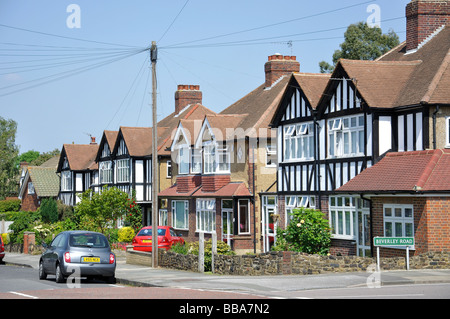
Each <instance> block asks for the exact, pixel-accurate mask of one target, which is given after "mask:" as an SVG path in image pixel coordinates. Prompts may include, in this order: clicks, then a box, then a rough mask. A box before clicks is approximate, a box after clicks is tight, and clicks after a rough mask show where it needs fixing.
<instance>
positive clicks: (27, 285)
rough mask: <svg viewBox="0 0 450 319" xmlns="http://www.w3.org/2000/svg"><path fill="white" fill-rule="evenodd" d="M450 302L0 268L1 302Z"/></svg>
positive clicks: (435, 291) (424, 287) (434, 288)
mask: <svg viewBox="0 0 450 319" xmlns="http://www.w3.org/2000/svg"><path fill="white" fill-rule="evenodd" d="M17 298H19V299H222V300H229V299H261V298H277V299H450V284H449V283H439V284H438V283H436V284H414V285H392V286H382V287H380V288H368V287H367V286H366V285H364V286H356V287H346V288H339V289H310V290H305V289H302V290H296V289H289V290H287V289H283V290H279V291H277V290H265V291H263V290H258V291H251V290H250V289H249V290H239V291H238V290H227V291H224V290H220V289H189V288H167V287H164V288H162V287H129V286H125V285H114V284H108V283H105V282H102V281H100V280H97V281H96V280H94V281H86V280H84V279H82V280H81V282H79V283H77V282H75V283H74V282H69V284H57V283H55V281H54V276H49V277H48V279H46V280H39V279H38V275H37V269H33V268H27V267H17V266H8V265H0V299H17Z"/></svg>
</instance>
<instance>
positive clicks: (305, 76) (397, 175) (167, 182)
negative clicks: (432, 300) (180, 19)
mask: <svg viewBox="0 0 450 319" xmlns="http://www.w3.org/2000/svg"><path fill="white" fill-rule="evenodd" d="M449 17H450V2H449V1H437V0H428V1H425V0H412V1H411V2H410V3H409V4H408V5H407V7H406V18H407V40H406V42H404V43H402V44H401V45H399V46H398V47H396V48H394V49H393V50H391V51H390V52H388V53H387V54H385V55H384V56H382V57H380V58H378V59H377V60H376V61H353V60H345V59H343V60H340V61H339V62H338V64H337V65H336V68H335V70H334V72H333V73H332V74H313V73H302V72H300V63H299V62H298V61H297V59H296V57H295V56H282V55H279V54H275V55H272V56H269V58H268V61H267V62H266V63H265V66H264V71H265V81H264V83H263V84H261V85H260V86H259V87H257V88H256V89H255V90H253V91H252V92H250V93H249V94H247V95H246V96H244V97H243V98H241V99H240V100H239V101H237V102H235V103H234V104H232V105H231V106H229V107H228V108H226V109H225V110H223V111H222V112H220V113H216V112H213V111H212V110H210V109H208V108H207V107H205V106H203V105H202V92H201V91H200V87H199V86H198V85H179V86H178V88H177V91H176V92H175V110H174V112H173V113H172V114H170V115H169V116H167V117H166V118H165V119H163V120H161V121H160V122H158V154H157V156H158V164H159V170H158V171H159V179H158V180H159V190H158V191H159V195H158V198H159V203H157V205H156V203H153V202H152V198H151V193H152V192H151V188H152V183H151V181H152V179H151V165H152V158H153V157H152V152H151V149H152V145H151V143H152V130H151V128H142V127H120V128H119V130H118V131H104V132H103V136H102V138H101V141H100V143H99V144H97V143H95V141H92V143H91V144H90V145H74V144H65V145H64V146H63V148H62V151H61V156H60V158H59V163H58V166H57V170H56V171H57V173H58V174H59V176H60V189H59V195H58V196H59V198H60V199H61V200H62V201H63V202H64V203H66V204H68V205H75V204H76V203H77V200H78V199H77V196H76V195H77V194H79V193H81V192H83V191H85V190H86V189H89V188H91V189H94V190H99V189H100V188H101V187H103V186H105V185H107V186H116V187H118V188H120V189H122V190H124V191H126V192H129V193H131V192H133V191H134V192H135V194H136V198H137V201H138V203H139V204H140V205H141V207H142V214H143V225H150V224H152V221H151V210H152V207H153V206H155V207H157V209H158V212H159V220H158V224H159V225H170V226H173V227H174V228H175V229H177V231H178V232H181V233H183V236H184V237H185V239H186V240H196V239H197V237H198V233H199V232H206V233H207V234H208V233H212V232H216V233H217V234H218V236H219V239H222V240H224V241H226V242H228V243H229V244H230V246H231V247H232V248H233V249H234V250H235V251H237V252H242V253H243V252H248V251H254V252H261V251H268V250H270V247H271V245H272V244H273V242H274V237H275V235H276V229H277V226H278V227H281V228H283V227H285V226H286V225H287V223H288V222H289V218H290V212H291V211H292V209H294V208H296V207H311V208H316V209H319V210H321V211H322V212H324V214H325V215H326V217H327V219H328V220H329V222H330V226H331V228H332V233H333V240H332V248H331V253H332V254H335V255H338V254H341V255H359V256H370V255H372V254H373V245H372V242H373V240H372V239H373V237H376V236H382V237H415V246H414V247H413V248H412V253H413V254H414V253H415V254H420V253H423V252H426V251H446V250H447V251H448V250H449V248H450V240H449V238H450V236H449V224H450V217H449V212H450V179H449V178H450V165H449V164H450V66H449V64H450V27H449ZM24 187H25V186H24ZM22 193H23V194H25V193H26V191H23V192H22ZM22 193H21V194H22ZM382 254H383V255H386V256H391V255H392V256H394V255H404V249H402V248H399V247H398V248H383V249H382Z"/></svg>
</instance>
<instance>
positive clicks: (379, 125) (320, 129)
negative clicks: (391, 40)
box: [272, 0, 450, 256]
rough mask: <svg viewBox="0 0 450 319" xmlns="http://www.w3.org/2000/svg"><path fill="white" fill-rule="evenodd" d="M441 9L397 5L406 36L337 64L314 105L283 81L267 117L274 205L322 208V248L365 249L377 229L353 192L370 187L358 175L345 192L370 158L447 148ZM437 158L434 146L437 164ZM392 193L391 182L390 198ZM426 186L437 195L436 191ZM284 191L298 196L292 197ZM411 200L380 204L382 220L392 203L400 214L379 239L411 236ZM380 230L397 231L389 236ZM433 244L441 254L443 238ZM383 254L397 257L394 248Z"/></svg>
mask: <svg viewBox="0 0 450 319" xmlns="http://www.w3.org/2000/svg"><path fill="white" fill-rule="evenodd" d="M449 15H450V2H449V1H437V0H428V1H425V0H413V1H411V2H410V3H409V4H408V5H407V8H406V17H407V41H406V42H405V43H402V44H401V45H399V46H398V47H396V48H394V49H393V50H391V51H390V52H388V53H387V54H385V55H384V56H382V57H380V58H379V59H377V60H376V61H352V60H344V59H343V60H340V61H339V62H338V64H337V65H336V68H335V70H334V72H333V74H331V77H330V78H329V79H328V81H327V83H326V85H325V86H324V89H323V92H322V93H321V94H320V96H321V97H320V98H319V101H318V102H317V105H316V106H315V107H314V105H312V104H307V101H308V100H309V101H311V100H313V101H314V99H315V97H316V96H317V93H315V92H313V91H311V90H310V89H309V87H308V83H307V82H302V81H301V80H299V78H301V76H300V75H293V76H292V77H291V80H290V88H289V89H288V90H286V92H285V94H284V96H283V99H282V102H281V103H280V105H279V108H278V110H277V112H276V113H275V116H274V118H273V119H272V126H273V127H275V128H277V129H278V160H279V165H278V176H277V182H278V183H277V186H278V195H279V208H280V209H283V206H284V209H285V212H286V213H288V211H289V209H290V208H291V203H292V205H297V206H307V205H309V206H315V207H316V208H318V209H320V210H322V211H323V212H324V213H325V214H326V215H327V217H328V219H329V221H330V226H331V228H332V233H333V240H332V249H331V253H332V254H343V255H344V254H345V255H359V256H367V255H372V253H373V247H372V240H371V239H372V238H373V236H375V235H377V236H379V235H380V233H383V232H382V231H380V230H378V231H375V229H374V227H375V225H374V224H373V223H374V222H375V220H376V219H377V218H378V219H377V220H381V225H383V223H382V220H383V213H381V215H380V212H379V211H377V210H375V209H374V207H373V206H372V208H371V203H372V204H373V202H371V201H370V200H368V199H369V197H367V196H366V195H367V192H365V191H364V189H363V188H364V187H367V190H368V191H369V193H371V192H370V191H371V190H372V191H375V190H376V189H377V187H370V186H369V184H370V183H371V180H370V178H369V179H367V178H366V179H365V180H364V182H365V184H363V183H360V184H358V185H359V188H353V186H355V185H356V184H353V180H359V179H360V178H362V177H360V176H359V175H360V174H361V172H363V171H365V170H366V169H368V168H370V167H372V166H374V165H375V167H374V168H373V170H370V171H371V172H377V170H376V167H377V165H378V164H377V163H378V162H380V160H381V162H380V164H381V163H386V162H387V163H391V162H392V161H388V160H387V159H388V158H389V159H391V155H389V153H390V152H397V153H402V152H405V154H406V153H409V152H419V153H420V152H421V151H426V150H428V149H438V148H445V147H449V143H448V142H449V139H450V136H449V121H450V120H449V112H450V90H449V88H450V68H449V62H450V28H449V26H448V23H449ZM316 77H318V75H316ZM318 88H319V87H318V85H316V86H315V89H318ZM303 103H305V104H307V106H308V108H306V112H302V110H303ZM308 111H309V113H308ZM312 146H313V147H312ZM311 147H312V148H313V150H311ZM438 153H439V151H436V154H438ZM386 154H388V155H386ZM445 154H447V152H446V151H443V153H442V159H443V161H445V158H446V157H445ZM411 155H413V154H411ZM428 156H430V155H428ZM436 156H437V155H436ZM384 157H385V158H384ZM383 158H384V159H383ZM402 159H403V161H408V160H409V159H410V157H407V156H406V157H402ZM426 163H427V162H426V161H423V162H422V165H424V166H422V167H421V169H422V170H421V171H423V170H425V172H424V174H425V173H426V168H427V167H428V166H427V164H426ZM383 167H384V166H383ZM439 167H441V166H439ZM392 173H394V171H392ZM365 176H367V175H365ZM373 176H374V175H372V177H373ZM384 176H386V174H385V175H384ZM391 176H392V177H393V178H391V179H388V180H385V181H384V183H385V185H386V187H388V189H389V185H390V184H391V183H392V184H395V181H396V180H395V177H394V176H397V175H396V174H392V175H391ZM377 181H378V180H377V179H374V180H373V182H374V183H376V182H377ZM361 185H364V187H361ZM405 185H407V183H405ZM351 186H352V187H351ZM441 186H442V185H441ZM441 186H440V187H441ZM393 187H394V186H393ZM445 187H447V186H444V188H445ZM402 190H403V189H402ZM428 190H429V191H432V189H428ZM395 191H396V189H395V188H393V189H392V192H391V194H394V193H396V192H395ZM435 191H437V192H436V194H438V193H439V194H440V193H445V190H443V189H441V188H438V189H436V190H435ZM371 194H372V193H371ZM415 196H418V194H416V195H415ZM415 196H413V197H414V198H415ZM293 197H294V198H296V199H299V198H301V201H300V202H299V203H297V202H295V203H294V199H292V198H293ZM397 197H398V196H397ZM412 200H413V199H410V200H409V203H408V204H407V205H409V206H408V207H407V208H406V206H405V207H401V205H402V203H404V202H405V201H402V200H401V199H397V198H396V199H394V198H391V199H390V200H387V201H386V205H387V206H386V210H385V212H384V213H385V215H384V217H387V220H389V217H390V215H389V216H388V215H386V213H387V214H389V213H388V212H389V211H390V210H389V209H391V210H392V211H394V210H395V209H396V208H398V209H399V210H398V214H400V212H401V217H400V216H399V217H398V218H399V220H400V219H401V218H403V221H402V222H398V223H397V224H395V222H392V221H389V222H388V223H385V224H384V234H385V235H386V236H387V235H389V234H394V235H395V236H406V235H408V234H411V231H410V222H411V219H414V221H415V223H414V229H416V228H417V226H418V225H417V223H416V222H418V221H419V219H417V220H416V218H419V216H421V214H422V213H421V212H422V211H423V209H422V210H419V209H414V207H413V206H411V205H412V202H411V201H412ZM406 202H408V200H406ZM389 205H391V206H389ZM395 205H399V206H395ZM388 206H389V207H388ZM394 206H395V207H394ZM411 207H413V209H412V210H411ZM425 207H427V206H425ZM443 209H446V214H443V215H442V214H441V215H440V216H441V217H442V216H446V217H443V218H444V219H445V222H446V223H447V225H448V206H447V207H443ZM415 210H417V212H415ZM431 212H432V211H431V210H429V213H430V214H431ZM404 220H407V221H404ZM280 226H283V225H280ZM389 227H394V230H395V227H399V228H398V229H397V230H398V233H397V232H393V230H392V228H389ZM400 227H402V228H401V232H400ZM414 229H413V232H412V234H414ZM422 237H423V238H425V237H426V236H425V237H424V236H422ZM422 237H421V238H422ZM447 237H448V230H447ZM426 246H427V243H423V242H422V243H420V244H418V247H426ZM441 246H442V245H441ZM442 249H443V250H446V249H447V250H448V242H447V246H446V247H443V248H442ZM418 251H420V252H423V251H426V249H422V250H420V249H419V250H418ZM390 252H391V254H393V255H395V253H401V252H398V250H397V251H396V250H395V249H391V250H390Z"/></svg>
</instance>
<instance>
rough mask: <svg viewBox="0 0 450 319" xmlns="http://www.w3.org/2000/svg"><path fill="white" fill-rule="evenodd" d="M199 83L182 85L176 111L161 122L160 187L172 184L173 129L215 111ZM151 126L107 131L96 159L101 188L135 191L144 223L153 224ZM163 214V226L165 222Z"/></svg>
mask: <svg viewBox="0 0 450 319" xmlns="http://www.w3.org/2000/svg"><path fill="white" fill-rule="evenodd" d="M201 103H202V92H201V91H200V87H199V86H198V85H179V86H178V89H177V91H176V92H175V111H174V112H173V113H171V114H170V115H168V116H167V117H165V118H164V119H162V120H161V121H159V122H158V147H157V148H158V165H159V166H158V172H159V179H158V181H159V189H160V190H161V189H165V188H167V187H169V186H170V185H172V159H171V153H170V144H171V141H172V131H173V130H174V129H175V128H176V125H177V124H178V122H179V120H181V119H183V120H188V119H189V120H195V119H202V118H203V117H204V116H205V115H206V114H215V112H213V111H211V110H209V109H208V108H206V107H205V106H203V105H202V104H201ZM152 134H153V133H152V128H151V127H123V126H122V127H120V128H119V130H118V131H104V133H103V137H102V139H101V142H100V145H99V146H98V151H97V153H96V157H95V161H96V162H97V163H98V182H97V183H96V184H95V186H96V190H98V189H100V188H101V187H104V186H108V187H112V186H115V187H117V188H119V189H121V190H122V191H124V192H127V193H129V194H130V195H132V193H133V192H134V193H135V196H136V202H137V203H138V204H139V205H140V206H141V207H142V222H143V225H144V226H146V225H151V224H152V221H151V216H152V214H151V211H152V198H151V194H152V176H151V173H152V170H151V167H152ZM165 219H167V218H166V217H164V215H162V216H160V221H159V224H160V225H164V224H165V221H164V220H165Z"/></svg>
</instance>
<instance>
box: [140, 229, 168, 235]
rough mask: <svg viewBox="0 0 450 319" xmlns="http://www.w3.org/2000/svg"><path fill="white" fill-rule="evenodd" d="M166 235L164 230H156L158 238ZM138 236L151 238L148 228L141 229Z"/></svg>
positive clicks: (150, 231)
mask: <svg viewBox="0 0 450 319" xmlns="http://www.w3.org/2000/svg"><path fill="white" fill-rule="evenodd" d="M165 234H166V230H165V229H164V228H158V236H164V235H165ZM137 235H138V236H152V230H151V229H148V228H143V229H141V230H140V231H139V233H138V234H137Z"/></svg>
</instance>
